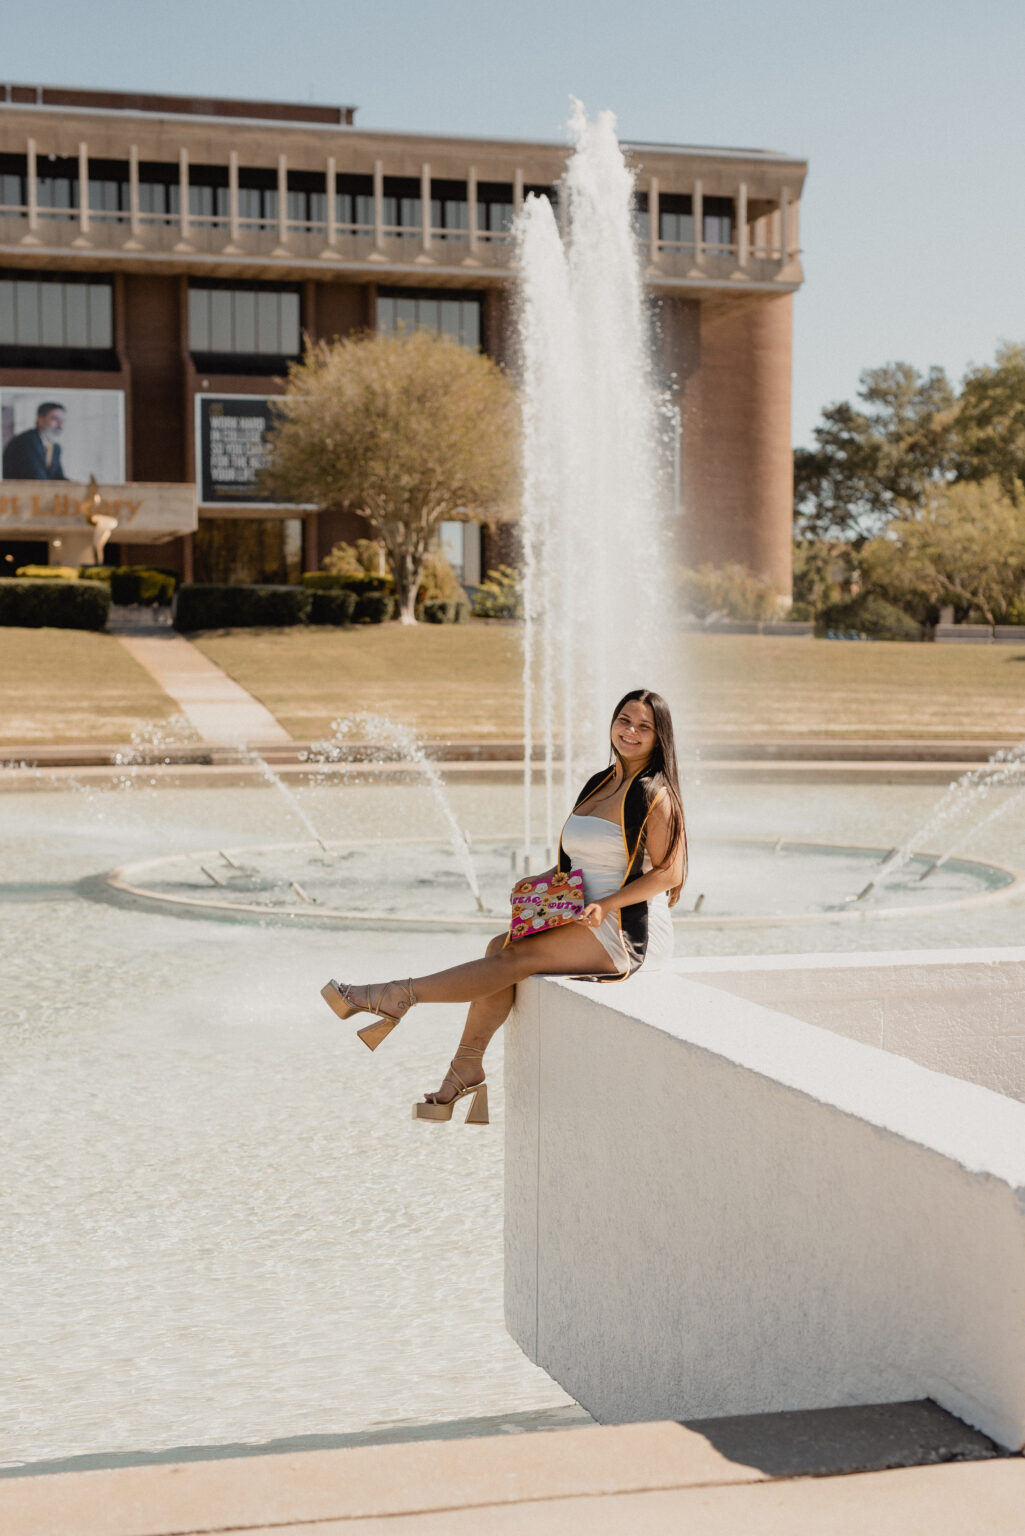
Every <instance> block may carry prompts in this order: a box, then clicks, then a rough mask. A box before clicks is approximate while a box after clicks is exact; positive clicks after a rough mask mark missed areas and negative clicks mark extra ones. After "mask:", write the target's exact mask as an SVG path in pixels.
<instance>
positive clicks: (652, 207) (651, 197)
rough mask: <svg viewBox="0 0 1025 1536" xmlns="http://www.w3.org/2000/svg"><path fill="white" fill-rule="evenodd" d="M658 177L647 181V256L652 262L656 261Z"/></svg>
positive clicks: (657, 245) (657, 242) (657, 249)
mask: <svg viewBox="0 0 1025 1536" xmlns="http://www.w3.org/2000/svg"><path fill="white" fill-rule="evenodd" d="M658 254H659V238H658V177H657V176H652V177H651V179H650V180H649V182H648V257H649V259H650V261H651V262H652V264H653V265H654V263H655V262H657V261H658Z"/></svg>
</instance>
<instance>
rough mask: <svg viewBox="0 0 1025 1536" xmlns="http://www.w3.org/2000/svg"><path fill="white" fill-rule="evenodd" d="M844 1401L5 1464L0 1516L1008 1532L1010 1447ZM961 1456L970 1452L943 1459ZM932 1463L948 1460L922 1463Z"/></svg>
mask: <svg viewBox="0 0 1025 1536" xmlns="http://www.w3.org/2000/svg"><path fill="white" fill-rule="evenodd" d="M844 1412H845V1411H844V1410H840V1412H839V1421H840V1423H841V1424H842V1422H843V1414H844ZM849 1412H851V1413H852V1414H853V1415H854V1421H855V1422H854V1424H853V1425H852V1428H853V1434H852V1435H850V1436H849V1435H848V1434H847V1433H845V1432H844V1431H843V1430H842V1429H838V1427H837V1422H836V1421H837V1419H838V1415H837V1413H836V1412H834V1411H827V1412H826V1413H825V1414H793V1415H791V1414H779V1415H759V1416H755V1417H754V1418H751V1419H748V1420H746V1421H744V1420H734V1421H729V1420H720V1421H718V1423H719V1426H723V1425H725V1426H727V1428H726V1430H725V1431H723V1430H721V1429H720V1428H717V1427H716V1425H715V1423H714V1421H708V1420H706V1421H704V1422H703V1423H702V1425H701V1426H700V1428H698V1427H697V1426H694V1427H687V1426H684V1425H680V1424H668V1423H662V1424H629V1425H623V1426H620V1427H617V1428H606V1429H599V1428H584V1429H562V1430H556V1431H553V1432H551V1433H542V1434H516V1435H510V1434H498V1435H492V1436H489V1437H487V1438H484V1439H470V1440H462V1441H446V1442H442V1441H438V1440H428V1441H421V1442H420V1443H418V1444H407V1445H376V1446H367V1447H361V1448H353V1449H347V1450H325V1451H306V1452H296V1451H292V1450H285V1449H282V1451H281V1453H279V1454H277V1455H263V1456H254V1457H241V1458H239V1459H237V1460H226V1461H220V1460H218V1461H205V1462H178V1463H177V1464H171V1465H160V1466H148V1467H138V1466H137V1467H123V1468H120V1469H118V1470H106V1471H93V1472H77V1473H58V1474H55V1475H49V1476H47V1475H43V1476H28V1477H25V1476H22V1477H10V1478H5V1479H4V1480H3V1481H0V1529H2V1530H4V1531H10V1532H12V1536H13V1533H14V1532H17V1533H18V1536H57V1533H58V1532H59V1533H60V1536H185V1533H189V1536H191V1533H199V1532H203V1533H209V1532H211V1531H234V1532H236V1533H238V1536H241V1533H243V1532H246V1533H249V1536H258V1533H261V1536H262V1533H266V1536H272V1533H273V1536H329V1533H331V1532H336V1533H337V1536H407V1533H408V1536H482V1533H484V1532H486V1533H488V1536H580V1532H581V1531H587V1532H589V1533H590V1536H623V1533H624V1532H629V1533H630V1536H679V1533H680V1532H683V1531H685V1532H687V1533H688V1536H741V1533H745V1532H757V1533H758V1536H824V1533H827V1532H828V1536H865V1533H866V1532H870V1533H871V1536H978V1533H979V1532H985V1533H986V1536H1018V1533H1020V1532H1021V1530H1022V1509H1023V1507H1025V1463H1023V1462H1022V1460H1021V1458H1020V1457H1008V1458H1006V1459H1005V1458H1000V1457H998V1458H997V1459H995V1460H994V1459H989V1458H991V1457H992V1456H993V1454H994V1451H995V1447H993V1446H992V1444H991V1443H990V1442H988V1441H986V1440H985V1438H984V1437H983V1436H980V1435H975V1434H974V1433H973V1431H971V1430H969V1429H967V1427H966V1426H964V1425H960V1424H958V1422H957V1421H956V1420H953V1419H950V1417H949V1415H946V1414H943V1413H942V1411H941V1410H939V1409H936V1408H935V1407H934V1406H933V1405H931V1404H894V1405H891V1406H890V1407H884V1408H882V1409H878V1408H877V1409H868V1410H858V1409H854V1410H850V1411H849ZM866 1415H868V1418H866ZM795 1419H796V1420H798V1421H800V1424H799V1427H798V1426H795V1425H794V1424H793V1422H792V1421H793V1420H795ZM932 1420H935V1423H933V1422H931V1421H932ZM738 1430H739V1434H738ZM795 1431H796V1432H795ZM965 1456H967V1457H981V1458H983V1459H981V1460H967V1461H957V1460H953V1461H952V1460H948V1459H947V1458H952V1457H965ZM916 1461H917V1462H918V1463H919V1464H918V1465H914V1464H912V1465H909V1464H908V1463H909V1462H910V1463H914V1462H916ZM923 1461H924V1462H925V1463H926V1464H925V1465H922V1464H921V1463H922V1462H923ZM937 1461H945V1463H946V1464H943V1465H935V1464H933V1465H929V1463H930V1462H933V1463H935V1462H937ZM879 1468H885V1469H886V1470H876V1469H879ZM862 1469H864V1470H862ZM809 1474H810V1475H809Z"/></svg>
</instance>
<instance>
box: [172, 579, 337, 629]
mask: <svg viewBox="0 0 1025 1536" xmlns="http://www.w3.org/2000/svg"><path fill="white" fill-rule="evenodd" d="M312 604H313V593H312V592H308V591H306V590H305V588H303V587H255V586H254V587H232V586H214V585H209V586H205V585H201V584H197V585H195V586H193V585H191V584H190V585H186V586H183V587H179V588H178V592H177V595H176V597H175V604H174V627H175V629H178V630H181V631H182V632H183V633H186V634H188V633H190V632H191V631H193V630H197V629H253V628H257V627H259V628H264V627H266V628H268V629H271V628H280V627H282V626H284V625H290V624H305V623H306V621H307V620H308V619H309V617H310V608H311V606H312Z"/></svg>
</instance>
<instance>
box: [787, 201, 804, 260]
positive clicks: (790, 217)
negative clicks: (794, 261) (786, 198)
mask: <svg viewBox="0 0 1025 1536" xmlns="http://www.w3.org/2000/svg"><path fill="white" fill-rule="evenodd" d="M787 223H788V225H789V227H790V254H791V255H792V256H800V254H801V203H800V199H796V200H795V201H794V202H792V203H791V204H790V207H789V209H788V213H787Z"/></svg>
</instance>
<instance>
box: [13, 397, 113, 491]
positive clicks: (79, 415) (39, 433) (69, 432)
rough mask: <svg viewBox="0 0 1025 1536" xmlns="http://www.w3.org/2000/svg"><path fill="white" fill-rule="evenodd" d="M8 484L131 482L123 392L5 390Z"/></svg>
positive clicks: (110, 483) (111, 483)
mask: <svg viewBox="0 0 1025 1536" xmlns="http://www.w3.org/2000/svg"><path fill="white" fill-rule="evenodd" d="M0 451H2V458H3V479H4V480H71V481H75V482H78V483H88V481H89V479H90V477H92V476H95V478H96V480H97V481H98V482H99V483H100V484H107V485H121V484H123V483H124V480H125V397H124V391H123V390H120V389H63V388H53V389H21V388H16V389H0Z"/></svg>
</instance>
